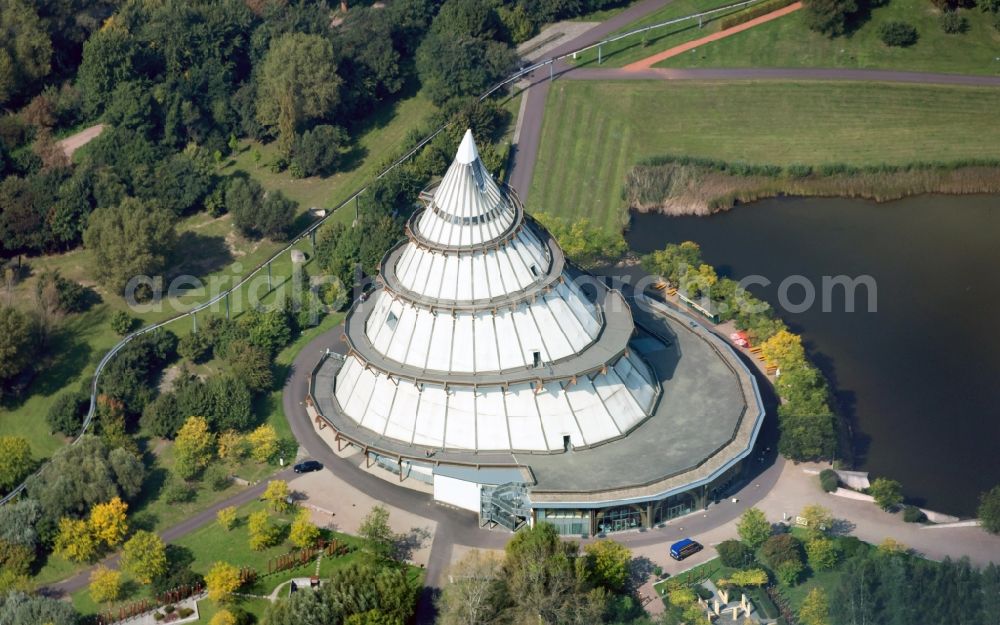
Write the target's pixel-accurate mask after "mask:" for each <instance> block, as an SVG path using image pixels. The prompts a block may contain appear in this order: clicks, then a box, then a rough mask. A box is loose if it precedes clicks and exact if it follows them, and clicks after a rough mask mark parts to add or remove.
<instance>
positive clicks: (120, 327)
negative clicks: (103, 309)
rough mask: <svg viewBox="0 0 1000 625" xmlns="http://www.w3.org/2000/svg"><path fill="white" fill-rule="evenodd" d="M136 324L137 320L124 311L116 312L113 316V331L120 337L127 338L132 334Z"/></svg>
mask: <svg viewBox="0 0 1000 625" xmlns="http://www.w3.org/2000/svg"><path fill="white" fill-rule="evenodd" d="M135 322H136V320H135V318H134V317H132V316H131V315H129V314H128V313H127V312H125V311H124V310H116V311H115V314H113V315H111V329H112V330H114V331H115V334H117V335H118V336H125V335H126V334H128V333H129V332H131V331H132V328H134V327H135Z"/></svg>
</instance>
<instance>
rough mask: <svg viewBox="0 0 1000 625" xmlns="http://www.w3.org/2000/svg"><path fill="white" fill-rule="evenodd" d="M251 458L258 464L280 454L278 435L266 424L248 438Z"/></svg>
mask: <svg viewBox="0 0 1000 625" xmlns="http://www.w3.org/2000/svg"><path fill="white" fill-rule="evenodd" d="M246 441H247V445H248V446H249V447H250V456H251V457H252V458H253V459H254V460H255V461H257V462H267V461H268V460H270V459H271V458H273V457H274V455H275V454H276V453H278V433H277V432H275V431H274V427H273V426H272V425H270V424H267V423H265V424H264V425H262V426H260V427H258V428H257V429H255V430H254V431H253V432H250V433H249V434H247V436H246Z"/></svg>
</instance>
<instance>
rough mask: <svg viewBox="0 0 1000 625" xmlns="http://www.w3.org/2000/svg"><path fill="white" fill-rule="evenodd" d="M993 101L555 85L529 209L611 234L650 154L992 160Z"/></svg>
mask: <svg viewBox="0 0 1000 625" xmlns="http://www.w3.org/2000/svg"><path fill="white" fill-rule="evenodd" d="M998 98H1000V89H995V88H992V89H991V88H986V87H982V88H981V87H939V86H921V85H886V84H869V83H820V82H809V83H782V82H730V83H717V82H705V83H688V82H684V83H667V82H659V81H657V82H645V81H642V82H639V81H635V82H633V81H630V82H590V81H586V82H584V81H562V82H557V83H555V85H553V88H552V90H551V91H550V93H549V97H548V101H547V103H546V111H545V119H544V122H543V126H542V140H541V146H540V148H539V153H538V161H537V164H536V167H535V172H534V178H533V180H532V186H531V191H530V197H529V198H528V206H529V207H530V210H532V211H535V212H542V211H544V212H548V213H552V214H555V215H559V216H563V217H570V218H579V217H589V218H590V219H591V220H592V221H593V222H594V223H595V224H598V225H601V226H603V227H605V228H607V229H608V230H610V231H616V230H619V229H620V228H621V227H622V226H623V225H624V224H625V223H626V221H627V212H626V210H625V203H624V201H623V199H622V184H623V182H624V180H625V175H626V173H627V171H628V169H629V168H630V167H631V166H632V165H634V164H635V163H637V162H638V161H639V160H640V159H642V158H644V157H649V156H653V155H658V154H673V155H691V156H701V157H708V158H715V159H720V160H726V161H747V162H753V163H773V164H779V165H784V164H792V163H804V164H811V165H818V164H823V163H833V162H843V163H848V164H854V165H864V164H878V163H893V164H905V163H908V162H913V161H928V160H935V161H952V160H958V159H964V158H998V157H1000V108H998V107H997V106H996V103H997V102H998Z"/></svg>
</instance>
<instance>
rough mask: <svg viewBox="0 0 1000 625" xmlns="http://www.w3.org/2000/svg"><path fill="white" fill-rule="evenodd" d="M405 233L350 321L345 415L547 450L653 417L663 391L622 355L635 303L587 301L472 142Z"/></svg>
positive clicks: (551, 244)
mask: <svg viewBox="0 0 1000 625" xmlns="http://www.w3.org/2000/svg"><path fill="white" fill-rule="evenodd" d="M407 235H408V236H407V240H406V241H405V242H403V243H402V244H400V245H398V246H396V247H395V248H394V249H393V250H391V251H390V252H389V253H388V254H387V255H386V258H385V259H384V260H383V264H382V272H381V275H380V280H381V283H382V286H381V288H379V289H377V290H376V291H375V292H374V293H373V294H372V295H371V297H369V298H367V299H366V300H364V301H359V302H357V303H356V304H355V306H354V307H353V308H352V310H351V312H350V313H349V315H348V320H347V323H346V332H345V334H346V338H347V341H348V343H349V345H350V347H351V352H350V354H349V358H348V359H347V361H346V362H345V364H344V366H343V367H342V369H341V371H340V373H339V374H338V376H337V381H336V388H335V394H336V398H337V401H338V403H339V409H340V410H342V411H343V412H344V413H345V414H346V415H347V416H349V417H350V418H352V419H354V420H355V421H357V422H358V423H359V424H360V425H362V426H363V427H366V428H368V429H370V430H373V431H375V432H376V433H377V434H380V435H383V436H387V437H391V438H393V439H397V440H401V441H404V442H407V443H411V444H417V445H426V446H430V447H451V448H457V449H476V450H487V449H488V450H499V449H513V450H522V449H523V450H533V451H539V450H548V451H551V450H557V449H560V450H561V449H563V447H564V439H563V437H564V436H569V437H570V441H571V444H572V445H574V446H581V445H594V444H597V443H600V442H603V441H605V440H608V439H611V438H617V437H619V436H622V435H624V434H625V433H626V432H627V431H628V430H629V429H631V428H632V427H634V426H635V425H637V424H638V423H639V422H641V421H642V420H643V419H645V418H646V417H647V416H648V415H649V414H650V412H651V410H652V408H653V404H654V403H655V401H656V397H657V392H658V386H657V383H656V381H655V379H654V377H653V375H652V374H651V372H650V370H649V368H648V366H647V365H646V364H645V363H644V362H643V361H642V359H641V358H639V357H638V356H637V355H635V354H633V353H630V352H629V350H628V341H629V339H630V337H631V334H632V331H633V325H632V319H631V315H630V314H629V310H628V306H627V305H626V304H625V303H624V300H622V299H621V296H620V295H619V294H617V293H616V292H610V291H607V290H606V289H604V288H603V287H600V286H596V283H595V287H594V288H593V290H594V291H596V297H593V298H588V297H586V296H585V295H584V293H583V290H582V289H581V288H580V287H579V286H578V285H577V280H576V279H577V278H579V277H581V275H580V274H578V273H575V272H572V271H571V270H570V269H568V268H567V266H566V263H565V259H564V257H563V255H562V251H561V250H560V249H559V246H558V245H557V244H556V243H555V241H554V240H552V239H551V237H549V236H548V234H547V233H546V232H545V231H544V230H542V229H541V228H539V227H538V226H536V225H535V224H534V223H533V222H530V221H529V220H527V219H526V217H525V215H524V211H523V209H522V208H521V206H520V204H519V202H518V201H517V199H516V197H515V196H514V194H513V192H512V191H511V190H510V189H507V188H501V187H500V186H499V185H498V184H497V183H496V181H495V180H494V179H493V178H492V176H491V175H490V174H489V172H488V171H487V170H486V168H485V167H484V166H483V163H482V161H481V160H480V158H479V154H478V151H477V149H476V145H475V141H474V140H473V138H472V133H471V131H467V132H466V133H465V137H464V138H463V140H462V143H461V145H460V146H459V149H458V153H457V154H456V157H455V161H454V162H453V163H452V165H451V166H450V167H449V169H448V171H447V173H446V174H445V176H444V178H443V179H442V180H441V182H440V183H439V184H438V185H437V186H436V188H435V189H434V192H433V194H432V195H430V200H429V201H428V202H427V203H426V207H425V208H424V209H423V210H422V211H420V212H419V213H417V214H416V215H415V216H414V217H413V218H411V220H410V222H409V224H408V227H407Z"/></svg>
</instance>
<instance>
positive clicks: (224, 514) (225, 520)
mask: <svg viewBox="0 0 1000 625" xmlns="http://www.w3.org/2000/svg"><path fill="white" fill-rule="evenodd" d="M236 518H237V515H236V507H235V506H226V507H225V508H222V509H220V510H219V511H218V512H216V513H215V520H216V521H218V523H219V527H221V528H222V529H224V530H226V531H227V532H228V531H229V530H231V529H233V527H235V526H236Z"/></svg>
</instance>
